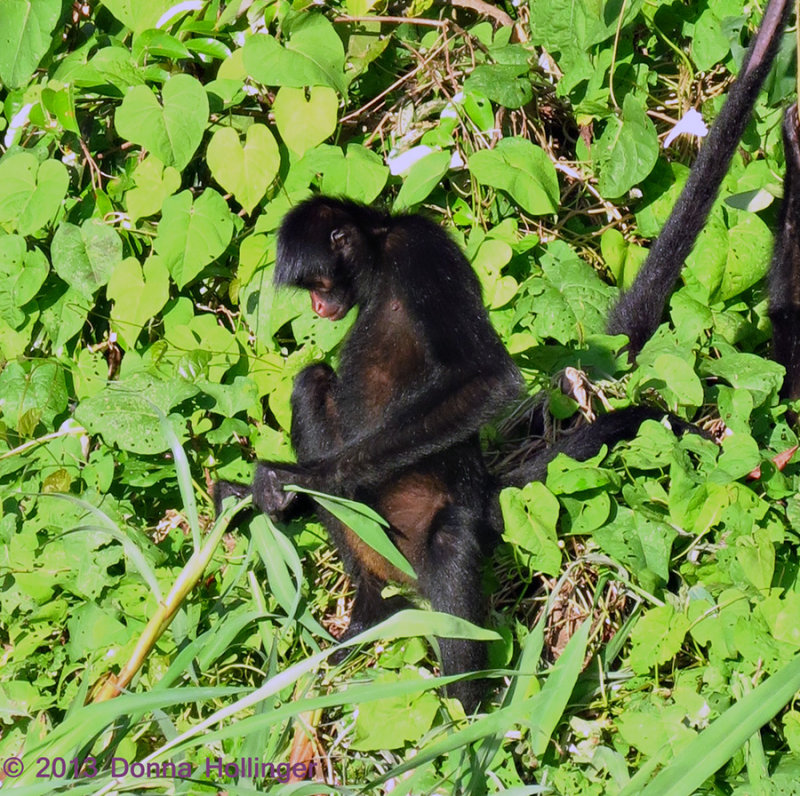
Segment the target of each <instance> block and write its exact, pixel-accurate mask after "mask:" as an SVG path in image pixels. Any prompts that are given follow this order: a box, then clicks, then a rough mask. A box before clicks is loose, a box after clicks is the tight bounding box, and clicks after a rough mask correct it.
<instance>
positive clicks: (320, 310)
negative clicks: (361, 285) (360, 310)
mask: <svg viewBox="0 0 800 796" xmlns="http://www.w3.org/2000/svg"><path fill="white" fill-rule="evenodd" d="M306 288H307V290H308V293H309V295H310V296H311V309H312V310H314V312H316V313H317V315H319V317H320V318H328V319H329V320H332V321H340V320H341V319H342V318H344V316H345V315H347V313H348V311H349V310H350V308H351V307H352V306H353V303H354V302H353V298H352V296H351V295H350V291H349V290H347V289H346V288H342V287H339V286H337V285H335V284H334V282H333V281H332V280H331V279H326V278H325V277H320V278H319V279H317V280H315V281H314V282H313V284H310V285H306Z"/></svg>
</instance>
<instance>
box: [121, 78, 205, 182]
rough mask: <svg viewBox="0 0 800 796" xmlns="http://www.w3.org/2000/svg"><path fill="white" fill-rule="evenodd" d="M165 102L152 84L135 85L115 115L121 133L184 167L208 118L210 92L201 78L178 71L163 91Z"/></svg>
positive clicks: (165, 162) (163, 159)
mask: <svg viewBox="0 0 800 796" xmlns="http://www.w3.org/2000/svg"><path fill="white" fill-rule="evenodd" d="M161 97H162V101H163V105H162V104H161V103H159V101H158V99H157V98H156V96H155V94H153V92H152V90H151V89H150V88H149V87H148V86H134V87H133V88H132V89H131V90H130V91H129V92H128V93H127V94H126V95H125V99H123V100H122V104H121V105H120V106H119V108H117V112H116V114H115V116H114V125H115V127H116V130H117V133H118V134H119V135H120V136H121V137H122V138H125V139H127V140H128V141H132V142H133V143H134V144H139V145H140V146H142V147H144V148H145V149H148V150H150V151H151V152H152V153H153V154H154V155H155V156H156V157H157V158H159V159H160V160H161V161H162V162H163V163H164V164H166V165H167V166H175V168H176V169H178V171H182V170H183V168H184V166H186V164H187V163H188V162H189V161H190V160H191V159H192V155H194V153H195V151H196V150H197V147H198V146H200V141H201V140H202V139H203V131H204V130H205V128H206V122H207V121H208V96H207V95H206V92H205V90H204V89H203V86H202V85H201V84H200V82H199V81H198V80H196V79H195V78H193V77H191V76H190V75H175V76H174V77H171V78H170V79H169V80H168V81H167V82H166V83H165V84H164V88H163V91H162V92H161Z"/></svg>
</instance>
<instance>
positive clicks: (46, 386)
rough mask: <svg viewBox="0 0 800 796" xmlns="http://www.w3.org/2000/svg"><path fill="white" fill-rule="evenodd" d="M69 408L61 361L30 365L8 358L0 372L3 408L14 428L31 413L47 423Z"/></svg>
mask: <svg viewBox="0 0 800 796" xmlns="http://www.w3.org/2000/svg"><path fill="white" fill-rule="evenodd" d="M66 408H67V386H66V382H65V381H64V368H63V367H62V366H61V365H60V364H59V363H57V362H53V361H51V360H46V359H37V360H34V361H33V362H31V363H30V364H27V365H22V364H20V363H19V362H8V363H7V364H6V365H5V367H4V368H3V372H2V373H0V409H2V413H3V418H4V420H5V421H6V422H7V423H8V424H9V425H11V426H13V427H14V428H17V427H18V425H19V423H20V421H21V420H23V419H24V416H25V415H27V414H29V413H34V414H35V417H36V420H37V421H39V422H41V423H44V424H45V426H47V425H49V424H50V423H52V422H53V418H55V417H56V415H59V414H60V413H61V412H63V411H64V410H65V409H66Z"/></svg>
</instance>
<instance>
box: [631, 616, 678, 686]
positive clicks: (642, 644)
mask: <svg viewBox="0 0 800 796" xmlns="http://www.w3.org/2000/svg"><path fill="white" fill-rule="evenodd" d="M688 629H689V620H688V618H687V617H686V616H684V615H683V614H677V613H675V609H674V608H673V607H672V606H671V605H669V604H666V605H659V606H657V607H655V608H651V609H650V610H649V611H648V612H647V613H646V614H644V616H642V617H641V618H640V619H639V621H638V622H637V623H636V625H635V627H634V628H633V632H632V633H631V641H632V642H633V647H632V649H631V668H632V669H633V671H634V672H636V673H637V674H646V673H647V672H648V671H649V670H650V669H651V668H652V667H653V666H658V665H660V664H662V663H666V662H667V661H668V660H670V658H673V657H674V656H675V655H677V654H678V650H680V648H681V644H683V638H684V636H685V635H686V631H687V630H688Z"/></svg>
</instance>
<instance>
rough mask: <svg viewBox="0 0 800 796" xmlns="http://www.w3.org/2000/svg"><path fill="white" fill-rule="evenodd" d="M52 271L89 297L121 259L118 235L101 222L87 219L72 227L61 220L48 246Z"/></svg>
mask: <svg viewBox="0 0 800 796" xmlns="http://www.w3.org/2000/svg"><path fill="white" fill-rule="evenodd" d="M50 254H51V256H52V258H53V268H55V269H56V273H57V274H58V275H59V276H60V277H61V278H62V279H63V280H64V281H65V282H66V283H67V284H68V285H70V286H71V287H73V288H75V290H77V291H78V292H79V293H80V294H81V295H83V296H86V297H87V298H91V296H93V295H94V294H95V292H96V291H97V290H98V289H99V288H101V287H102V286H103V285H105V284H106V282H108V280H109V278H110V277H111V272H112V271H113V270H114V266H115V265H116V264H117V263H118V262H119V261H120V260H121V259H122V241H121V240H120V237H119V235H117V233H116V232H115V231H114V230H113V229H111V227H109V226H106V225H105V224H104V223H103V222H102V221H98V220H97V219H94V218H89V219H87V220H86V221H84V222H83V225H82V226H80V227H76V226H75V224H70V223H69V222H67V221H64V222H63V223H61V224H60V225H59V227H58V229H57V230H56V234H55V235H53V243H52V245H51V247H50Z"/></svg>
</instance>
